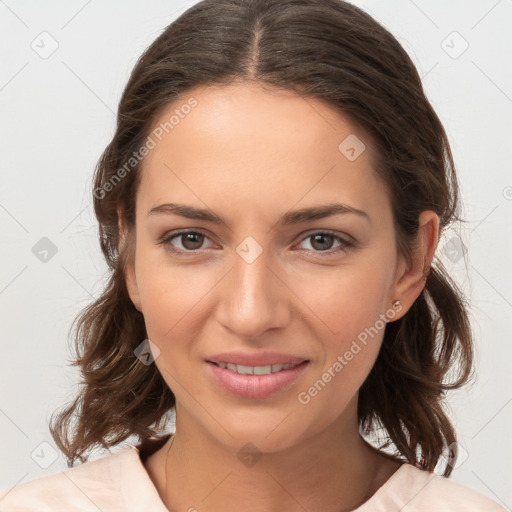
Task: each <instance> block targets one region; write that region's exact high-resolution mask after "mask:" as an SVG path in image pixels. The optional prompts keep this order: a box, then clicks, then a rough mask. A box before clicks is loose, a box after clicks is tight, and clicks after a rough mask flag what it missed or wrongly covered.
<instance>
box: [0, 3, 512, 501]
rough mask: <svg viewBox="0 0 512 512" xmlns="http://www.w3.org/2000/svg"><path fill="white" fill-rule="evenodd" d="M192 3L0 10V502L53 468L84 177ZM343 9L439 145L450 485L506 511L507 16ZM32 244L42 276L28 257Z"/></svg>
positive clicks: (85, 258) (428, 6)
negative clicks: (459, 204)
mask: <svg viewBox="0 0 512 512" xmlns="http://www.w3.org/2000/svg"><path fill="white" fill-rule="evenodd" d="M194 3H195V1H192V2H184V1H169V0H167V1H163V0H146V1H145V2H134V1H132V2H121V1H102V2H100V1H98V0H92V1H91V0H89V1H84V0H80V1H66V2H64V1H60V2H56V1H50V2H44V3H41V2H37V1H35V0H32V1H18V2H15V1H14V0H6V1H0V41H1V59H0V106H1V120H2V122H1V124H0V130H1V132H0V155H1V161H2V168H1V169H2V186H1V190H0V222H1V234H2V244H1V249H0V250H1V257H2V260H1V261H2V265H1V266H0V304H1V310H0V311H1V321H2V324H1V325H2V338H1V343H2V348H1V353H2V357H1V368H0V379H1V381H0V389H1V396H0V428H1V433H2V435H1V446H0V460H1V461H2V463H1V467H0V488H7V487H11V486H13V485H15V484H18V483H20V482H26V481H30V480H32V479H35V478H38V477H40V476H43V475H47V474H52V473H56V472H58V471H62V470H65V469H67V466H66V464H65V461H64V458H63V457H62V456H61V455H60V454H57V452H56V451H55V444H54V442H53V440H52V438H51V436H50V434H49V431H48V428H47V420H48V418H49V416H50V414H51V412H52V411H54V410H55V409H56V408H57V407H60V406H61V405H63V403H64V402H65V401H67V400H69V399H70V398H71V397H72V396H73V395H74V392H75V391H76V383H77V382H78V374H77V372H76V369H75V368H71V367H70V366H68V364H67V359H68V357H69V354H70V352H69V348H68V341H67V339H68V338H67V335H68V329H69V327H70V325H71V322H72V320H73V318H74V317H75V315H76V314H77V313H78V312H79V310H80V309H81V308H82V307H84V306H85V305H86V304H87V303H89V302H90V301H91V300H92V299H93V298H94V297H96V296H97V295H98V294H99V292H100V290H101V288H102V286H103V284H104V283H105V276H106V265H105V263H104V262H103V260H102V256H101V254H100V250H99V245H98V242H97V228H96V223H95V220H94V217H93V212H92V208H91V192H90V190H91V178H92V173H93V168H94V165H95V164H96V161H97V159H98V158H99V156H100V154H101V152H102V150H103V149H104V147H105V146H106V144H107V143H108V142H109V140H110V138H111V136H112V134H113V130H114V112H115V111H116V107H117V102H118V101H119V98H120V95H121V91H122V88H123V87H124V85H125V83H126V81H127V79H128V75H129V72H130V71H131V69H132V67H133V65H134V64H135V62H136V59H137V58H138V57H139V55H140V54H141V52H142V51H143V50H144V49H145V48H146V47H147V46H148V45H149V44H150V43H151V42H152V41H153V40H154V39H155V38H156V37H157V36H158V35H159V34H160V32H161V31H162V29H163V28H164V27H165V26H166V25H168V24H169V23H170V22H171V21H172V20H174V19H175V18H176V17H177V16H178V15H179V14H181V13H182V12H183V11H184V10H186V8H188V7H189V6H190V5H192V4H194ZM355 3H356V4H357V5H359V6H361V7H363V8H364V9H365V10H367V11H368V12H369V13H370V14H372V15H373V16H374V17H375V18H377V19H378V20H379V21H380V22H381V23H383V24H384V25H385V26H386V27H387V28H388V29H390V30H391V32H392V33H393V34H395V36H396V37H397V38H398V39H399V40H400V42H401V43H402V44H403V45H404V47H405V48H406V50H407V51H408V52H409V53H410V55H411V56H412V58H413V60H414V61H415V63H416V64H417V66H418V68H419V70H420V74H421V75H422V77H423V81H424V86H425V89H426V91H427V95H428V97H429V98H430V100H431V101H432V103H433V105H434V107H435V108H436V110H437V112H438V113H439V115H440V117H441V120H442V121H443V123H444V125H445V127H446V129H447V132H448V134H449V137H450V140H451V142H452V148H453V151H454V155H455V159H456V164H457V166H458V173H459V178H460V182H461V189H462V196H463V200H464V205H465V209H464V216H465V218H466V219H467V220H468V222H467V223H466V224H465V225H464V226H463V227H461V228H460V229H458V230H456V231H451V232H449V233H448V234H447V235H446V237H445V239H443V240H442V241H441V243H440V246H439V255H440V257H441V258H442V260H443V261H444V262H445V264H446V266H447V267H448V269H449V270H451V271H452V272H453V274H454V276H455V277H456V279H457V281H458V282H459V283H460V284H461V286H463V288H464V290H465V291H466V293H467V294H468V297H469V300H470V303H471V312H472V323H473V328H474V332H475V338H476V344H477V347H476V348H477V370H478V380H477V382H476V384H475V385H473V386H472V387H469V388H467V389H466V390H464V391H457V392H454V393H451V394H450V395H449V399H450V401H449V404H450V410H451V415H452V417H453V419H454V421H455V423H456V427H457V429H458V433H459V436H460V443H461V445H462V447H463V448H461V450H462V454H461V463H460V464H459V465H458V467H456V468H455V470H454V472H453V477H452V478H453V479H454V480H456V481H459V482H461V483H463V484H466V485H468V486H470V487H472V488H474V489H477V490H478V491H480V492H482V493H484V494H486V495H488V496H490V497H492V498H493V499H495V500H496V501H498V502H500V503H501V504H502V505H505V506H507V507H509V508H510V507H511V506H512V497H511V494H510V486H509V485H507V484H509V482H510V473H511V472H510V462H509V460H510V455H511V450H510V448H511V440H510V439H511V436H510V424H511V421H510V420H511V413H512V404H511V401H512V385H511V379H510V361H512V358H511V353H512V349H511V343H510V339H511V332H512V328H511V322H510V318H511V308H512V292H511V284H512V279H511V272H510V253H511V245H512V244H511V239H510V236H509V235H510V232H511V220H510V219H511V212H512V175H511V173H510V162H511V161H512V149H511V147H512V144H511V142H512V141H511V140H510V134H511V124H512V123H511V114H512V67H511V66H510V55H511V49H512V36H511V30H510V24H511V20H512V2H511V0H500V1H496V0H479V1H476V0H474V1H471V2H468V1H463V0H458V1H452V2H445V1H444V0H436V1H431V0H429V1H427V0H416V1H412V0H393V1H387V2H382V1H379V0H364V1H357V2H355ZM42 32H47V33H48V34H49V35H48V34H43V35H41V33H42ZM454 32H457V34H454ZM56 44H58V48H57V49H56V50H55V51H54V53H53V54H51V55H47V54H45V53H44V52H49V51H50V50H52V45H56ZM467 45H468V47H467V49H465V48H466V46H467ZM463 50H465V51H463ZM42 57H46V58H42ZM459 236H460V237H461V238H458V237H459ZM43 237H47V238H49V239H50V240H51V242H52V243H53V244H54V245H55V246H56V249H57V252H56V254H55V255H53V256H52V254H51V252H50V253H49V254H48V256H47V261H46V262H44V261H41V260H40V259H39V258H38V257H36V255H35V254H34V253H33V251H32V249H33V247H34V246H35V245H36V243H38V241H40V239H41V238H43ZM446 244H448V245H446ZM461 244H464V246H465V247H467V254H466V255H465V257H460V255H461V248H462V245H461ZM37 247H38V246H36V248H37ZM35 252H37V251H35ZM507 255H508V257H507ZM39 256H40V258H41V257H43V256H44V254H40V255H39ZM41 443H43V444H41ZM112 451H113V452H115V451H117V450H116V449H113V450H112ZM102 455H103V454H100V453H98V454H95V456H94V457H92V458H91V460H92V459H93V458H96V457H97V456H102Z"/></svg>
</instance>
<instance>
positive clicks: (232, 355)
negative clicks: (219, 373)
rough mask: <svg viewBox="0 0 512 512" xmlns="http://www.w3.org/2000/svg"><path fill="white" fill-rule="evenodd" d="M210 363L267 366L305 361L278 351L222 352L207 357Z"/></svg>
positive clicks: (303, 358) (302, 358)
mask: <svg viewBox="0 0 512 512" xmlns="http://www.w3.org/2000/svg"><path fill="white" fill-rule="evenodd" d="M207 361H209V362H211V363H225V364H227V363H231V364H239V365H243V366H269V365H273V364H300V363H302V362H304V361H307V359H306V358H305V357H301V356H294V355H290V354H280V353H278V352H268V351H261V352H254V353H248V352H223V353H222V354H215V355H213V356H210V357H208V358H207Z"/></svg>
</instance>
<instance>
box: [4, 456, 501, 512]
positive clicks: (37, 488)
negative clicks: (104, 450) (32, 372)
mask: <svg viewBox="0 0 512 512" xmlns="http://www.w3.org/2000/svg"><path fill="white" fill-rule="evenodd" d="M196 508H198V509H200V507H199V504H197V507H196ZM242 510H243V509H242ZM0 511H1V512H32V511H33V512H50V511H51V512H71V511H73V512H86V511H87V512H169V511H168V509H167V508H166V507H165V505H164V504H163V502H162V500H161V499H160V496H159V494H158V491H157V489H156V487H155V486H154V484H153V482H152V480H151V479H150V478H149V475H148V473H147V471H146V469H145V467H144V465H143V463H142V461H141V459H140V454H139V450H138V448H137V447H135V446H132V447H129V448H123V449H121V450H120V451H118V452H116V453H113V454H110V455H107V456H105V457H103V458H100V459H96V460H92V461H88V462H85V463H84V464H81V465H79V466H76V467H73V468H70V469H68V470H66V471H63V472H61V473H56V474H53V475H48V476H44V477H40V478H37V479H35V480H32V481H31V482H25V483H22V484H19V485H17V486H16V487H14V488H12V489H6V490H2V491H0ZM377 511H379V512H381V511H382V512H384V511H386V512H392V511H396V512H398V511H400V512H419V511H421V512H455V511H456V512H473V511H475V512H476V511H479V512H481V511H489V512H498V511H499V512H504V511H505V509H504V508H502V507H501V506H499V505H498V504H497V503H495V502H494V501H492V500H491V499H489V498H487V497H485V496H484V495H482V494H480V493H479V492H477V491H474V490H473V489H470V488H469V487H466V486H464V485H461V484H459V483H457V482H454V481H452V480H449V479H448V478H444V477H441V476H438V475H435V474H433V473H429V472H427V471H422V470H420V469H418V468H416V467H414V466H412V465H410V464H403V465H402V466H400V468H399V469H398V470H397V471H396V472H395V473H394V474H393V475H392V476H391V478H390V479H389V480H388V481H387V482H386V483H385V484H384V485H383V486H382V487H380V489H378V490H377V492H376V493H375V494H374V495H373V496H372V497H371V498H370V499H369V500H368V501H366V502H365V503H364V504H363V505H361V506H360V507H358V508H357V509H356V511H355V512H377Z"/></svg>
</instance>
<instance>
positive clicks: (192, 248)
mask: <svg viewBox="0 0 512 512" xmlns="http://www.w3.org/2000/svg"><path fill="white" fill-rule="evenodd" d="M174 239H177V240H179V241H180V244H181V247H176V246H175V245H174V244H173V243H172V241H173V240H174ZM310 239H311V240H312V242H310V245H311V247H312V249H309V248H306V249H305V250H307V251H309V252H316V253H322V252H327V251H329V252H328V254H332V253H334V252H338V251H340V250H341V251H342V250H347V249H348V248H350V247H352V246H353V245H354V243H353V242H352V241H349V240H346V239H344V238H342V237H340V236H339V235H336V234H335V233H331V232H329V231H319V232H316V233H311V234H309V235H307V236H306V237H305V238H303V239H302V242H304V241H306V240H310ZM205 240H209V238H208V237H207V236H206V235H205V234H204V233H201V232H200V231H179V232H174V233H169V234H166V235H164V236H163V237H162V238H161V239H160V240H159V242H158V243H159V244H160V245H163V246H164V247H165V248H166V249H167V250H168V251H170V252H173V253H178V254H187V253H188V254H194V253H196V252H197V251H198V250H199V249H201V246H202V245H203V242H204V241H205ZM334 241H337V242H338V246H337V247H336V248H335V250H330V249H332V246H333V242H334ZM327 246H328V247H327Z"/></svg>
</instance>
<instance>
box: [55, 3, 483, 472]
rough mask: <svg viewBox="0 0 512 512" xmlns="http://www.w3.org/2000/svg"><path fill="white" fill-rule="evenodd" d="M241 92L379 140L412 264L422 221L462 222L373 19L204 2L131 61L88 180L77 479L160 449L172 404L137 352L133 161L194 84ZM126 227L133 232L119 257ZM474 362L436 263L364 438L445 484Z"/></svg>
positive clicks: (73, 451)
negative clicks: (247, 85) (114, 451)
mask: <svg viewBox="0 0 512 512" xmlns="http://www.w3.org/2000/svg"><path fill="white" fill-rule="evenodd" d="M234 80H239V81H240V80H241V81H251V82H257V83H259V84H263V85H264V84H269V85H272V86H277V87H280V88H283V89H287V90H289V91H294V92H296V93H297V94H300V95H302V96H303V97H305V98H307V97H310V98H316V99H320V100H323V101H325V102H326V103H327V104H328V105H330V107H331V108H333V109H336V110H338V111H339V112H340V113H341V114H343V115H344V116H347V117H348V118H349V119H351V120H352V121H353V122H354V123H357V124H358V125H359V126H360V127H362V128H363V129H364V130H365V131H366V133H368V134H369V135H370V136H371V138H372V140H373V141H374V143H375V147H376V149H377V156H378V163H377V165H376V168H375V171H376V172H377V174H378V175H379V176H380V178H381V179H382V181H383V183H385V184H386V186H387V189H388V191H389V194H390V199H391V203H392V210H393V217H394V225H395V233H396V241H397V247H398V250H399V252H400V253H401V254H403V255H405V256H407V257H410V254H411V248H412V247H413V244H414V240H415V237H416V234H417V230H418V220H419V215H420V213H421V212H422V211H423V210H433V211H435V212H436V213H437V215H438V216H439V218H440V232H442V231H443V230H445V228H446V227H448V226H449V225H450V224H451V223H452V222H453V221H455V220H460V218H459V201H458V185H457V179H456V174H455V168H454V161H453V157H452V153H451V150H450V146H449V142H448V138H447V135H446V133H445V130H444V128H443V126H442V124H441V122H440V120H439V118H438V116H437V115H436V113H435V111H434V110H433V108H432V106H431V104H430V102H429V101H428V99H427V98H426V95H425V93H424V90H423V87H422V83H421V79H420V77H419V75H418V72H417V70H416V68H415V66H414V64H413V62H412V61H411V59H410V57H409V56H408V54H407V53H406V51H405V50H404V49H403V48H402V46H401V45H400V44H399V42H398V41H397V40H396V39H395V37H394V36H393V35H391V34H390V33H389V32H388V31H387V30H386V29H385V28H384V27H383V26H382V25H380V24H379V23H378V22H377V21H375V20H374V19H373V18H372V17H371V16H370V15H368V14H366V13H365V12H364V11H362V10H361V9H359V8H357V7H355V6H353V5H351V4H349V3H347V2H344V1H341V0H204V1H201V2H199V3H197V4H195V5H194V6H192V7H191V8H190V9H188V10H187V11H186V12H184V13H183V14H182V15H181V16H179V17H178V18H177V19H176V20H175V21H174V22H172V23H171V24H170V25H169V26H168V27H167V28H165V30H164V31H163V32H162V33H161V35H160V36H159V37H158V38H157V39H156V40H155V41H154V42H153V43H152V44H151V45H150V46H149V47H148V48H147V49H146V50H145V52H144V53H143V54H142V56H141V57H140V58H139V60H138V61H137V63H136V65H135V67H134V69H133V71H132V73H131V76H130V78H129V81H128V83H127V85H126V87H125V89H124V92H123V94H122V97H121V100H120V103H119V108H118V114H117V125H116V130H115V134H114V136H113V138H112V140H111V142H110V143H109V144H108V146H107V147H106V149H105V150H104V152H103V154H102V155H101V157H100V159H99V161H98V163H97V166H96V169H95V175H94V190H93V201H94V210H95V214H96V217H97V219H98V223H99V241H100V245H101V249H102V252H103V254H104V257H105V259H106V261H107V264H108V266H109V281H108V284H107V286H106V288H105V290H104V291H103V293H102V295H101V296H100V297H99V298H98V299H97V300H95V301H94V302H93V303H91V304H89V305H88V306H87V307H86V308H84V309H83V310H82V311H81V312H80V314H79V315H78V317H77V318H76V319H75V322H74V323H73V324H74V327H75V329H74V333H75V336H74V338H75V350H76V357H75V359H74V360H73V363H72V364H73V365H76V366H78V367H79V369H80V372H81V376H82V381H81V385H82V387H81V390H80V392H79V393H78V394H77V396H76V398H75V399H74V401H72V402H70V403H69V404H67V405H66V406H65V408H64V409H63V410H62V411H60V412H59V413H58V414H57V416H54V415H55V413H54V415H52V418H51V420H50V432H51V434H52V436H53V438H54V440H55V442H56V443H57V445H58V446H59V448H60V449H61V450H62V451H63V453H64V454H65V456H66V458H67V461H68V466H69V467H71V466H72V465H73V462H74V461H75V459H77V458H79V459H80V460H81V461H82V462H84V461H85V460H86V459H87V456H88V455H87V456H85V457H84V454H87V452H88V451H89V450H91V449H93V448H94V447H96V446H98V445H101V446H103V447H105V448H109V447H111V446H114V445H116V444H118V443H120V442H122V441H123V440H125V439H127V438H128V437H129V436H132V435H134V436H137V437H138V438H139V440H140V441H141V446H142V445H145V444H147V443H150V442H152V440H154V439H155V436H157V435H158V434H159V433H161V430H162V428H163V426H164V425H165V421H166V415H167V413H168V412H169V411H171V410H172V409H173V407H174V405H175V397H174V394H173V393H172V391H171V389H169V387H168V386H167V384H166V383H165V381H164V379H163V378H162V376H161V375H160V373H159V371H158V369H157V367H156V365H154V364H152V365H144V364H143V363H142V362H141V361H140V360H139V359H138V358H137V357H135V355H134V350H135V349H136V347H137V346H139V345H140V343H141V342H142V341H143V340H144V339H145V338H146V337H147V334H146V329H145V325H144V318H143V316H142V314H141V313H140V312H139V311H137V310H136V309H135V307H134V305H133V303H132V302H131V300H130V297H129V295H128V292H127V289H126V284H125V274H124V272H125V265H126V262H127V261H128V258H130V257H131V255H132V252H131V251H133V230H134V221H135V196H136V191H137V187H138V184H139V179H140V168H141V161H139V160H137V159H135V160H134V154H138V151H139V150H140V148H141V147H142V146H143V145H144V143H145V141H147V138H148V136H149V133H150V129H151V127H152V126H153V124H154V122H155V120H156V119H157V118H158V117H159V115H161V113H162V111H163V109H164V108H165V107H166V106H167V105H168V104H169V103H170V102H174V101H176V100H177V99H180V98H181V99H183V98H185V97H186V95H187V92H188V91H189V90H191V89H192V88H194V87H197V86H208V85H222V84H225V85H226V84H229V83H231V82H233V81H234ZM127 163H129V164H130V165H129V166H128V167H127ZM123 169H124V171H123ZM120 216H121V217H122V220H123V222H124V223H125V224H126V225H127V226H128V227H129V233H130V234H129V239H128V243H127V244H126V245H123V247H122V249H121V250H120V248H119V220H120ZM472 360H473V343H472V334H471V329H470V323H469V318H468V310H467V304H466V303H465V299H464V296H463V295H462V293H461V291H460V290H459V289H458V288H457V286H456V284H455V283H454V282H453V281H452V280H451V279H450V277H449V276H448V275H447V273H446V271H445V270H444V269H443V267H442V265H441V263H440V262H439V261H438V260H437V259H435V260H434V263H433V265H432V267H431V268H430V269H429V272H428V275H427V277H426V285H425V288H424V290H423V291H422V293H421V295H420V296H419V297H418V298H417V300H416V301H415V302H414V304H413V305H412V307H411V308H410V309H409V311H408V312H407V313H406V314H405V316H403V317H402V318H400V319H399V320H397V321H394V322H392V323H389V324H387V326H386V329H385V333H384V339H383V343H382V347H381V350H380V352H379V355H378V358H377V360H376V362H375V365H374V366H373V368H372V370H371V372H370V374H369V376H368V378H367V379H366V381H365V382H364V384H363V385H362V387H361V389H360V390H359V402H358V417H359V423H360V430H361V432H362V433H363V434H368V435H370V434H371V433H372V432H377V430H379V431H382V429H384V431H385V441H386V442H385V443H384V444H383V445H382V446H380V449H384V448H386V447H389V446H391V447H392V449H393V450H394V454H395V455H396V456H397V457H401V458H403V459H405V460H406V461H407V462H409V463H410V464H413V465H415V466H417V467H419V468H421V469H425V470H429V471H433V470H434V468H435V467H436V465H437V464H438V463H439V462H440V461H441V457H442V456H443V455H444V454H445V453H446V452H451V455H450V457H451V458H450V457H449V458H448V463H447V464H446V466H445V468H444V472H443V474H444V475H445V476H449V475H450V473H451V470H452V467H453V463H454V460H456V456H457V454H456V450H453V448H454V447H455V446H456V443H455V441H456V434H455V430H454V427H453V426H452V424H451V422H450V419H449V418H448V415H447V413H446V411H445V409H444V397H445V394H446V391H447V390H450V389H455V388H458V387H460V386H462V385H463V384H464V383H466V382H467V381H468V380H469V378H470V377H471V376H472ZM448 376H449V377H450V379H448Z"/></svg>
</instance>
